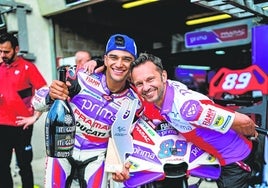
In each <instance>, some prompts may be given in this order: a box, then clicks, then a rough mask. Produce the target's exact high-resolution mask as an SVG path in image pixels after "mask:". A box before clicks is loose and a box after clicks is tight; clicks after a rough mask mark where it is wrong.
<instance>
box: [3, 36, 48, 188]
mask: <svg viewBox="0 0 268 188" xmlns="http://www.w3.org/2000/svg"><path fill="white" fill-rule="evenodd" d="M18 52H19V45H18V39H17V38H16V37H15V36H14V35H12V34H9V33H3V34H1V35H0V59H1V60H2V61H1V63H0V83H1V87H0V151H1V155H0V187H1V188H2V187H3V188H13V180H12V176H11V171H10V163H11V159H12V153H13V149H15V152H16V159H17V164H18V167H19V169H20V172H19V173H20V175H21V181H22V187H23V188H33V186H34V183H33V171H32V166H31V161H32V158H33V151H32V146H31V137H32V131H33V126H32V125H33V123H34V122H35V121H36V120H37V119H38V118H39V116H40V115H41V113H40V112H37V111H34V109H33V107H32V105H31V99H32V96H33V95H34V93H35V91H36V90H37V89H39V88H41V87H43V86H45V85H47V83H46V81H45V79H44V78H43V76H42V75H41V73H40V72H39V70H38V69H37V67H36V66H35V65H34V64H33V63H31V62H29V61H27V60H25V59H23V58H22V57H21V56H19V55H18Z"/></svg>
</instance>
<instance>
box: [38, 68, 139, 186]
mask: <svg viewBox="0 0 268 188" xmlns="http://www.w3.org/2000/svg"><path fill="white" fill-rule="evenodd" d="M68 73H69V78H68V76H67V80H68V81H70V82H71V84H72V85H71V87H70V88H69V92H70V97H71V99H70V105H71V107H72V109H73V112H74V115H75V119H76V136H75V146H74V151H73V155H72V157H70V158H51V157H47V162H46V176H45V187H46V188H64V187H69V186H70V185H71V184H72V186H71V187H74V186H73V184H74V182H75V181H74V182H72V180H73V179H78V181H79V182H80V183H79V184H80V186H78V187H83V188H84V187H87V188H93V187H94V188H107V174H106V173H105V172H104V161H105V155H106V150H107V144H108V139H109V136H110V130H111V126H112V124H113V121H114V120H115V117H116V116H115V115H116V113H117V111H118V110H119V108H120V106H121V104H122V103H124V102H125V101H127V100H133V99H136V98H138V97H137V95H136V93H135V92H134V91H133V90H132V89H131V88H130V87H126V89H125V90H123V91H122V92H121V93H116V94H115V93H111V92H110V90H109V89H108V87H107V85H106V76H105V74H103V73H99V74H92V75H88V74H87V73H85V72H84V71H83V70H81V71H80V70H79V71H78V72H77V74H76V73H75V70H73V69H72V68H71V69H69V70H68ZM70 75H77V76H75V78H71V76H70ZM70 78H71V79H70ZM48 92H49V89H48V88H43V89H40V90H39V91H38V92H37V94H36V95H35V97H34V99H33V105H34V106H35V108H36V110H44V109H48V108H47V107H48V105H47V101H46V100H47V95H48ZM140 106H141V105H140V104H139V105H138V108H139V109H140ZM131 110H137V109H131Z"/></svg>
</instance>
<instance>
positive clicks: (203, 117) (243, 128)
mask: <svg viewBox="0 0 268 188" xmlns="http://www.w3.org/2000/svg"><path fill="white" fill-rule="evenodd" d="M130 72H131V80H132V82H133V84H134V86H135V87H136V90H137V93H138V94H139V95H140V96H141V97H142V98H143V99H144V100H146V101H147V102H149V103H153V104H154V106H155V108H156V109H158V110H159V112H160V113H161V115H162V116H163V117H164V118H165V119H166V120H167V122H169V123H170V125H172V126H174V127H175V128H176V129H177V130H178V131H179V132H180V133H181V134H182V135H183V136H184V137H185V138H186V139H187V140H188V141H190V142H192V143H193V144H195V145H196V146H198V147H199V148H201V149H203V150H205V151H206V152H208V153H210V154H212V155H214V156H215V157H216V158H218V159H219V162H220V164H221V166H222V172H221V175H220V178H219V179H218V180H217V185H218V187H219V188H233V187H243V188H246V187H249V186H248V182H247V181H248V179H249V177H250V175H251V167H252V166H251V164H252V163H253V161H254V160H253V158H254V152H255V149H256V146H255V142H252V140H250V139H248V138H247V137H255V138H256V137H257V132H256V130H255V127H256V125H255V123H254V122H253V120H252V119H250V118H249V117H248V116H247V115H245V114H241V113H238V112H234V111H231V110H229V109H226V108H224V107H221V106H218V105H215V104H214V103H213V101H211V100H210V99H209V98H208V97H206V96H205V95H203V94H201V93H198V92H195V91H193V90H190V89H188V88H187V86H186V85H184V84H182V83H180V82H178V81H173V80H168V79H167V72H166V71H165V70H164V69H163V65H162V62H161V59H160V58H158V57H156V56H154V55H152V54H148V53H141V54H140V56H139V57H138V58H137V59H136V60H135V61H134V62H133V63H132V64H131V71H130Z"/></svg>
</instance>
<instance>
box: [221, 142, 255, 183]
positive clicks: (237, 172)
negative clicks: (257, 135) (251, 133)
mask: <svg viewBox="0 0 268 188" xmlns="http://www.w3.org/2000/svg"><path fill="white" fill-rule="evenodd" d="M258 146H259V143H258V141H253V148H252V151H251V153H250V155H249V156H248V157H247V158H246V159H244V160H243V162H244V163H245V164H247V165H248V166H250V167H251V170H253V169H254V166H255V161H256V151H257V149H258ZM251 175H252V171H251V172H248V171H246V170H244V169H242V168H241V167H239V166H238V165H237V164H236V163H232V164H229V165H226V166H222V171H221V175H220V178H219V179H218V180H217V181H216V182H217V185H218V187H219V188H248V187H249V179H250V177H251Z"/></svg>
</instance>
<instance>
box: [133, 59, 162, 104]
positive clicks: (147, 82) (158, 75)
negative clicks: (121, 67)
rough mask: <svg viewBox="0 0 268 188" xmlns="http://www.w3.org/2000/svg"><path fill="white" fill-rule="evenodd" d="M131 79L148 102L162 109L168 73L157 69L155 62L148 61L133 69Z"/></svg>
mask: <svg viewBox="0 0 268 188" xmlns="http://www.w3.org/2000/svg"><path fill="white" fill-rule="evenodd" d="M131 79H132V82H133V84H134V85H135V87H136V88H137V92H138V93H139V94H140V95H141V96H142V97H143V98H144V99H145V100H146V101H148V102H152V103H154V104H155V105H156V106H158V107H159V108H161V106H162V103H163V100H164V95H165V89H166V81H167V73H166V71H164V70H163V71H162V70H160V69H159V68H157V66H156V65H155V64H153V62H151V61H146V62H144V63H142V64H139V65H138V66H136V67H134V68H133V70H132V72H131Z"/></svg>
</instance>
